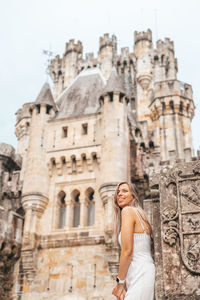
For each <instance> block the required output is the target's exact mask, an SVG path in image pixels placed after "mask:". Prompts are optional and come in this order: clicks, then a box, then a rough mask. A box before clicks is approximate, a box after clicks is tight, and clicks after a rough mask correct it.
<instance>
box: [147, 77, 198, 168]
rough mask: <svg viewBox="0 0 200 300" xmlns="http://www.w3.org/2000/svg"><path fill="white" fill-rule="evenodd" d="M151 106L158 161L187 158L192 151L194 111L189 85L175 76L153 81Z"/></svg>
mask: <svg viewBox="0 0 200 300" xmlns="http://www.w3.org/2000/svg"><path fill="white" fill-rule="evenodd" d="M150 109H151V117H152V120H153V121H154V126H155V145H160V153H161V161H170V162H172V161H175V160H177V159H181V160H185V161H190V160H191V156H192V154H193V148H192V137H191V125H190V124H191V120H192V118H193V115H194V103H193V98H192V88H191V86H190V85H188V84H184V83H182V82H180V81H178V80H171V81H167V80H166V81H163V82H158V83H155V91H154V100H153V101H152V103H151V105H150Z"/></svg>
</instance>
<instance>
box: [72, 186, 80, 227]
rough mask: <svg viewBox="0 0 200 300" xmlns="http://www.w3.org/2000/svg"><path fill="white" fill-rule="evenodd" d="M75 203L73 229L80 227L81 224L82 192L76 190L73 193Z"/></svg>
mask: <svg viewBox="0 0 200 300" xmlns="http://www.w3.org/2000/svg"><path fill="white" fill-rule="evenodd" d="M71 197H72V202H73V227H78V226H79V224H80V192H79V190H77V189H75V190H73V191H72V193H71Z"/></svg>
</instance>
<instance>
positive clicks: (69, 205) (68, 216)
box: [65, 200, 73, 229]
mask: <svg viewBox="0 0 200 300" xmlns="http://www.w3.org/2000/svg"><path fill="white" fill-rule="evenodd" d="M66 205H67V213H66V222H65V224H66V228H67V229H69V228H71V227H72V222H73V203H72V201H71V200H70V201H67V203H66Z"/></svg>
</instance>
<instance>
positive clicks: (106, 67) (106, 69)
mask: <svg viewBox="0 0 200 300" xmlns="http://www.w3.org/2000/svg"><path fill="white" fill-rule="evenodd" d="M116 53H117V41H116V36H115V35H112V37H109V34H104V36H103V37H100V39H99V53H98V59H99V64H100V68H101V71H102V73H103V75H104V77H105V79H106V80H107V79H108V78H109V76H110V74H111V71H112V67H113V65H114V59H115V56H116Z"/></svg>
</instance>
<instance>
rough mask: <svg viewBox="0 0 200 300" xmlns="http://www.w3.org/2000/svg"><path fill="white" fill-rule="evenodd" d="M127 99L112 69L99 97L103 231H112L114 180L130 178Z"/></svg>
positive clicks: (107, 233) (115, 183)
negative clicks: (103, 209)
mask: <svg viewBox="0 0 200 300" xmlns="http://www.w3.org/2000/svg"><path fill="white" fill-rule="evenodd" d="M127 101H128V100H127V98H126V94H125V90H124V88H123V86H122V83H121V81H120V78H119V76H118V75H117V72H116V70H115V69H113V70H112V72H111V75H110V77H109V79H108V82H107V86H106V88H105V90H104V92H103V94H102V96H101V98H100V104H101V112H102V119H101V124H102V131H101V132H102V137H101V162H102V165H101V168H102V170H103V172H102V178H101V186H100V195H101V198H102V201H103V204H104V208H105V232H106V235H107V236H109V237H111V236H112V232H113V227H112V226H113V223H112V216H113V205H112V204H113V197H114V192H115V188H116V185H117V183H119V182H120V181H125V180H128V179H129V174H128V167H127V166H128V165H129V161H128V152H127V149H128V143H129V142H128V136H129V131H128V125H127Z"/></svg>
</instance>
